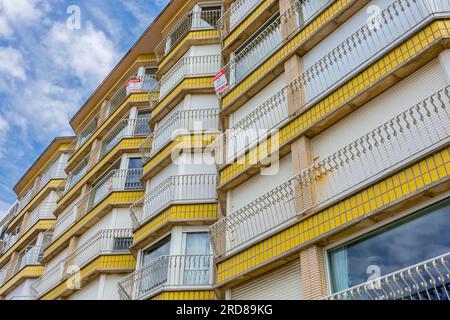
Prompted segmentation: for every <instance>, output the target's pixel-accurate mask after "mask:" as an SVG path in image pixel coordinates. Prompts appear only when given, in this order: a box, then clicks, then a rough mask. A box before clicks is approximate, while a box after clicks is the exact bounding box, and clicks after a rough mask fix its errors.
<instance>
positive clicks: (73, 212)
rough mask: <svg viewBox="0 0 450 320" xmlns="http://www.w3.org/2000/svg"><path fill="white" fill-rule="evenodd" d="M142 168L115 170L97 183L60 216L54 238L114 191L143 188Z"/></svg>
mask: <svg viewBox="0 0 450 320" xmlns="http://www.w3.org/2000/svg"><path fill="white" fill-rule="evenodd" d="M141 175H142V169H124V170H113V171H111V172H109V173H108V174H107V175H106V176H105V177H103V178H102V179H101V180H100V181H99V182H98V183H97V184H95V185H94V186H93V187H92V189H91V191H90V192H89V193H87V194H86V195H85V196H84V197H82V198H81V199H80V200H78V201H77V202H75V203H73V204H72V205H71V206H70V207H69V208H68V209H66V210H65V211H64V212H63V214H61V215H60V216H59V217H58V220H57V221H56V224H55V227H54V233H53V240H55V239H57V238H58V237H60V236H61V235H62V234H64V233H65V232H66V231H67V230H69V229H70V228H71V227H72V226H74V225H75V223H77V222H78V221H80V220H81V219H82V218H83V217H85V216H86V215H87V214H88V213H89V212H90V211H91V210H92V209H93V208H94V207H95V206H97V205H98V204H99V203H100V202H101V201H103V200H104V199H105V198H106V197H108V196H109V195H110V194H112V193H113V192H120V191H136V190H143V186H142V184H141V181H140V178H141Z"/></svg>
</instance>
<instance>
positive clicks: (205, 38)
mask: <svg viewBox="0 0 450 320" xmlns="http://www.w3.org/2000/svg"><path fill="white" fill-rule="evenodd" d="M220 43H221V40H220V37H219V31H218V30H216V29H211V30H193V31H190V32H189V33H188V34H187V35H186V36H185V37H184V38H183V40H181V42H180V43H178V45H176V46H175V48H173V49H172V50H171V51H170V53H169V54H168V55H166V56H165V57H164V59H163V60H161V62H160V63H159V65H158V74H159V75H163V74H165V73H166V72H167V71H168V70H169V69H170V68H171V67H173V65H174V64H175V63H176V62H177V61H178V60H179V59H180V58H181V57H182V56H183V55H184V54H185V53H186V51H188V50H189V48H190V47H192V46H195V45H206V44H220Z"/></svg>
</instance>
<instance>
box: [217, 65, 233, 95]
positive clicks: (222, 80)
mask: <svg viewBox="0 0 450 320" xmlns="http://www.w3.org/2000/svg"><path fill="white" fill-rule="evenodd" d="M229 87H230V85H229V84H228V80H227V76H226V75H225V70H223V69H222V70H220V71H219V73H218V74H216V76H215V77H214V89H215V90H216V93H217V94H219V93H221V92H222V91H225V90H226V89H228V88H229Z"/></svg>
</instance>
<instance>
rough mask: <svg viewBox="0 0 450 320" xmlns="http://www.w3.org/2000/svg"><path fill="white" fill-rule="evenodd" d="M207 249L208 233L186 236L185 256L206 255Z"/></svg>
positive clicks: (208, 246)
mask: <svg viewBox="0 0 450 320" xmlns="http://www.w3.org/2000/svg"><path fill="white" fill-rule="evenodd" d="M209 248H210V245H209V238H208V233H188V234H186V255H207V254H209V253H210V251H209V250H210V249H209Z"/></svg>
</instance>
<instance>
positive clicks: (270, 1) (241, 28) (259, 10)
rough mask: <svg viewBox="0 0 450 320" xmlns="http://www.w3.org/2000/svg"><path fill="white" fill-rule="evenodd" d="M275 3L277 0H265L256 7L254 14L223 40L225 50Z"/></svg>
mask: <svg viewBox="0 0 450 320" xmlns="http://www.w3.org/2000/svg"><path fill="white" fill-rule="evenodd" d="M275 2H276V0H264V1H263V2H261V4H260V5H259V6H258V7H256V8H255V10H253V12H252V13H251V14H250V15H249V16H248V17H247V18H245V19H244V21H242V22H241V23H240V24H239V26H238V27H236V28H235V29H234V30H233V31H231V32H230V33H229V34H228V35H227V36H226V38H225V39H224V40H223V46H224V48H226V47H228V46H229V45H230V44H231V43H232V42H234V41H235V40H236V38H237V37H239V35H241V33H242V32H243V31H244V30H245V29H247V28H248V27H249V26H250V25H251V24H253V23H254V22H255V20H256V19H257V18H258V17H259V16H260V15H261V14H262V13H263V12H264V11H266V10H267V9H268V8H269V7H270V6H271V5H272V4H273V3H275Z"/></svg>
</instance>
